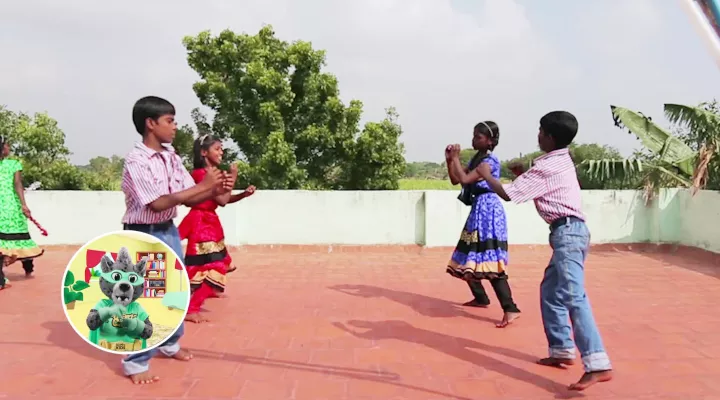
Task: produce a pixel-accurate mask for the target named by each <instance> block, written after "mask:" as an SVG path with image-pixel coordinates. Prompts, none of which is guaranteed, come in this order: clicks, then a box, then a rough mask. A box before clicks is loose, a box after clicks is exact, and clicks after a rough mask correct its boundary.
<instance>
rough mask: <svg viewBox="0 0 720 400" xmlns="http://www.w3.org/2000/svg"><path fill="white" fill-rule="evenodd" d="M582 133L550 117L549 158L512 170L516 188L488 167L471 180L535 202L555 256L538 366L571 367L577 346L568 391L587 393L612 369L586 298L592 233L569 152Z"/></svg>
mask: <svg viewBox="0 0 720 400" xmlns="http://www.w3.org/2000/svg"><path fill="white" fill-rule="evenodd" d="M577 130H578V122H577V119H576V118H575V116H573V115H572V114H570V113H568V112H566V111H553V112H551V113H548V114H547V115H545V116H544V117H542V119H540V131H539V133H538V144H539V145H540V149H541V150H542V151H544V152H545V153H546V154H544V155H543V156H541V157H538V158H537V159H535V161H534V165H533V167H532V168H530V169H529V170H527V171H523V168H522V166H519V165H513V166H511V170H512V171H513V172H515V174H516V175H518V177H517V179H515V181H514V182H513V183H512V184H510V185H508V186H506V187H503V185H502V184H501V183H500V181H499V180H497V179H495V178H493V176H492V174H491V171H490V170H489V168H487V165H485V164H481V165H480V166H479V167H478V168H477V169H475V170H473V171H470V172H468V174H471V175H476V176H477V177H478V178H482V179H485V181H486V182H487V183H488V185H489V186H490V187H491V188H492V189H493V191H495V193H497V194H498V196H500V197H501V198H503V199H504V200H506V201H513V202H515V203H524V202H526V201H529V200H533V201H534V202H535V208H536V209H537V211H538V214H540V217H542V219H543V220H545V222H547V223H548V224H549V225H550V246H551V247H552V249H553V255H552V258H551V259H550V263H549V265H548V267H547V268H546V269H545V276H544V277H543V280H542V283H541V284H540V309H541V312H542V320H543V326H544V328H545V336H546V337H547V340H548V345H549V357H547V358H543V359H541V360H539V361H538V363H539V364H541V365H547V366H552V367H560V368H565V366H567V365H572V364H574V363H575V346H576V345H577V347H578V349H579V350H580V355H581V357H582V362H583V366H584V368H585V373H584V374H583V376H582V377H581V378H580V380H579V381H578V382H577V383H573V384H572V385H570V386H569V387H568V389H570V390H585V389H586V388H588V387H590V386H592V385H594V384H596V383H599V382H607V381H609V380H611V379H612V365H611V364H610V358H609V357H608V355H607V353H606V351H605V347H604V344H603V341H602V338H601V337H600V332H599V330H598V328H597V325H596V323H595V319H594V317H593V313H592V309H591V307H590V302H589V300H588V297H587V294H586V292H585V272H584V269H585V259H586V257H587V254H588V249H589V247H590V231H589V230H588V228H587V226H586V225H585V215H584V214H583V213H582V211H581V208H582V207H581V206H582V199H581V195H580V184H579V183H578V180H577V171H576V169H575V164H574V163H573V160H572V159H571V158H570V154H569V152H568V148H567V147H568V146H569V145H570V143H572V141H573V139H574V138H575V135H576V134H577ZM568 320H570V322H571V324H572V325H571V324H570V323H568ZM571 331H572V333H573V337H574V339H575V340H574V341H573V339H572V338H571V336H570V332H571Z"/></svg>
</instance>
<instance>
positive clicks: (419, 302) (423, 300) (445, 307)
mask: <svg viewBox="0 0 720 400" xmlns="http://www.w3.org/2000/svg"><path fill="white" fill-rule="evenodd" d="M330 289H332V290H336V291H338V292H341V293H345V294H348V295H351V296H357V297H362V298H371V297H384V298H386V299H388V300H391V301H394V302H396V303H400V304H403V305H405V306H407V307H410V308H412V309H413V310H415V311H416V312H417V313H419V314H420V315H424V316H426V317H431V318H455V317H464V318H470V319H475V320H478V321H483V322H490V323H493V324H495V323H496V322H499V320H493V319H491V318H488V317H483V316H480V315H475V314H471V313H469V312H467V311H465V310H464V309H462V308H461V307H462V306H461V305H459V304H456V303H453V302H451V301H447V300H442V299H438V298H435V297H430V296H425V295H422V294H417V293H411V292H405V291H401V290H393V289H386V288H382V287H377V286H369V285H345V284H343V285H335V286H331V287H330Z"/></svg>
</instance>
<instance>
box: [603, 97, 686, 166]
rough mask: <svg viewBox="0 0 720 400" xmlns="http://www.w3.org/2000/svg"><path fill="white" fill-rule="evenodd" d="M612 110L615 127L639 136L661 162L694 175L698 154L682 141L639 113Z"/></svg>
mask: <svg viewBox="0 0 720 400" xmlns="http://www.w3.org/2000/svg"><path fill="white" fill-rule="evenodd" d="M610 110H611V111H612V115H613V120H614V121H615V125H616V126H618V127H620V128H622V127H625V128H627V130H628V131H630V133H632V134H634V135H635V136H637V137H638V139H640V141H641V142H642V144H643V145H644V146H645V147H647V148H648V150H650V151H652V152H653V153H655V154H657V155H658V157H659V161H661V162H664V163H667V164H670V165H672V166H674V167H676V168H677V169H679V170H680V171H681V172H682V173H683V174H686V175H687V176H692V175H693V173H694V172H695V163H696V158H697V153H696V152H694V151H693V150H692V149H691V148H690V147H689V146H688V145H687V144H685V143H684V142H683V141H682V140H680V139H679V138H678V137H676V136H674V135H672V134H671V133H670V132H668V131H666V130H665V129H663V128H661V127H659V126H658V125H656V124H655V123H654V122H652V120H651V119H650V118H648V117H646V116H644V115H642V114H640V113H638V112H635V111H631V110H628V109H627V108H623V107H616V106H610Z"/></svg>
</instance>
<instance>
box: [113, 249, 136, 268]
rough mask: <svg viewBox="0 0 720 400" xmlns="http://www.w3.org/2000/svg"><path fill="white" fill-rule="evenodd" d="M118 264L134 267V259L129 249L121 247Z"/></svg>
mask: <svg viewBox="0 0 720 400" xmlns="http://www.w3.org/2000/svg"><path fill="white" fill-rule="evenodd" d="M117 262H118V263H119V264H122V265H133V262H132V259H130V251H128V249H127V247H121V248H120V250H119V251H118V256H117Z"/></svg>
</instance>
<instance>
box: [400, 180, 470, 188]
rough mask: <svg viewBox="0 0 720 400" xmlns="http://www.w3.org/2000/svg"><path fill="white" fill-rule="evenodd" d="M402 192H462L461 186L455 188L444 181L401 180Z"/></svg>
mask: <svg viewBox="0 0 720 400" xmlns="http://www.w3.org/2000/svg"><path fill="white" fill-rule="evenodd" d="M400 190H460V185H457V186H453V185H452V184H451V183H450V181H447V180H442V179H412V178H408V179H400Z"/></svg>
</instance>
